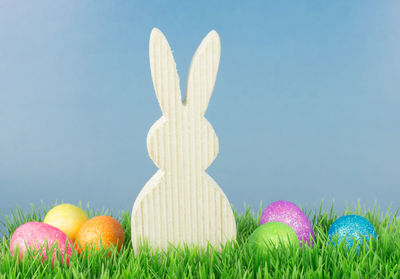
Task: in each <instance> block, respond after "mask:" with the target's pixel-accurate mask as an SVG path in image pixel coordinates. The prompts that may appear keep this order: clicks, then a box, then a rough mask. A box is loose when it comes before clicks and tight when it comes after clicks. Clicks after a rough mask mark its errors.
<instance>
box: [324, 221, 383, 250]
mask: <svg viewBox="0 0 400 279" xmlns="http://www.w3.org/2000/svg"><path fill="white" fill-rule="evenodd" d="M371 236H372V237H376V231H375V228H374V226H373V225H372V224H371V223H370V222H369V221H368V220H367V219H365V218H364V217H362V216H358V215H346V216H342V217H340V218H339V219H337V220H336V221H335V222H333V224H332V225H331V226H330V228H329V230H328V237H329V240H330V242H331V243H332V244H334V245H335V244H336V243H335V238H336V237H337V241H338V243H340V242H341V241H343V240H345V241H346V242H345V244H346V250H347V249H349V248H350V247H352V246H353V245H357V248H356V251H357V254H358V246H359V245H360V244H362V240H363V237H365V240H366V242H367V243H366V245H368V242H369V240H370V237H371ZM355 242H356V243H355Z"/></svg>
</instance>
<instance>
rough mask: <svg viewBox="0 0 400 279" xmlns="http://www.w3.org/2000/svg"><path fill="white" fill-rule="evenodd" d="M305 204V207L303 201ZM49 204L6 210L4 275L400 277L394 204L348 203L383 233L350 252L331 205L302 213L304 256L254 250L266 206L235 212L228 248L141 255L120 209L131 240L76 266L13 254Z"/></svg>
mask: <svg viewBox="0 0 400 279" xmlns="http://www.w3.org/2000/svg"><path fill="white" fill-rule="evenodd" d="M300 207H301V206H300ZM50 208H51V207H49V208H47V207H45V206H43V205H42V206H41V207H40V208H35V207H34V206H32V209H31V210H30V212H29V213H26V212H22V210H20V209H19V208H15V209H10V212H9V213H8V214H4V213H3V217H4V220H5V222H4V224H3V225H4V226H5V227H6V230H7V231H6V233H5V235H4V236H3V237H2V240H1V242H0V278H7V279H9V278H357V279H358V278H400V221H399V220H398V219H397V213H398V210H396V212H394V214H391V212H390V207H389V210H388V211H387V212H386V213H385V214H381V213H380V211H379V209H377V207H376V203H375V206H374V208H373V209H372V210H371V209H368V210H367V209H365V208H364V209H362V208H361V206H360V203H359V202H358V205H357V206H355V208H352V207H348V208H347V210H346V211H345V212H343V214H341V215H340V216H342V215H347V214H358V215H362V216H364V217H366V218H367V219H368V220H369V221H370V222H371V223H372V224H373V225H374V227H375V229H376V231H377V234H378V237H377V238H376V239H372V240H371V241H370V245H369V247H368V248H364V249H360V252H359V255H358V256H357V254H356V250H355V249H353V248H355V247H353V248H352V249H351V250H349V252H347V253H345V247H344V245H339V246H332V245H330V244H329V242H328V241H327V232H328V229H329V226H330V225H331V224H332V223H333V222H334V221H335V220H336V219H337V218H338V217H340V216H339V215H337V214H336V213H335V212H334V211H333V203H332V206H331V208H330V210H328V209H324V210H322V208H323V204H322V203H321V206H320V208H319V209H314V210H308V209H307V208H303V207H301V208H302V209H303V211H304V212H305V213H306V214H307V216H308V217H309V218H310V221H311V223H312V224H313V228H314V233H315V237H316V242H315V244H314V246H313V247H312V248H310V247H306V250H305V253H304V252H303V251H302V250H301V249H300V248H296V247H289V248H280V249H273V250H270V251H268V253H267V254H257V253H254V252H253V251H251V250H250V249H248V247H247V246H246V241H247V238H248V236H249V235H250V234H251V233H252V232H253V231H254V230H255V229H256V227H257V226H258V224H259V220H260V214H261V206H260V210H259V211H258V213H257V214H254V213H253V212H251V210H250V209H248V208H247V209H246V210H245V213H244V214H242V215H240V216H239V215H238V214H237V213H236V212H235V217H236V221H237V226H238V233H237V241H235V242H232V243H228V244H227V245H226V246H225V247H224V248H223V250H222V252H217V251H215V250H214V249H213V248H212V247H208V248H207V250H206V251H201V250H198V249H188V247H183V248H179V247H178V248H171V249H170V250H169V251H168V252H167V253H164V252H158V253H156V254H152V253H150V252H149V251H150V250H149V249H148V247H143V248H142V249H141V250H140V252H139V253H138V255H134V253H133V249H132V246H131V242H130V216H129V214H130V212H121V213H118V214H116V215H115V214H114V216H113V217H116V218H117V219H118V220H119V221H120V222H121V224H122V226H123V227H124V230H125V239H126V241H125V243H124V246H123V248H122V249H121V251H120V253H117V252H116V251H114V252H113V253H112V255H111V256H110V257H108V256H106V253H107V251H99V252H96V253H92V254H91V255H90V256H89V255H88V254H87V253H83V254H82V255H80V256H79V255H77V254H76V253H74V254H73V256H72V258H71V262H70V266H69V267H67V266H66V265H65V263H64V264H61V263H60V262H58V261H56V262H55V264H54V266H53V265H52V263H51V257H49V259H48V260H47V261H44V262H42V261H41V259H40V256H38V255H34V254H29V255H28V256H27V257H26V259H25V260H23V261H19V260H18V259H17V258H16V257H12V256H11V255H10V252H9V241H10V237H11V235H12V233H13V232H14V230H15V229H16V228H17V227H18V226H19V225H21V224H23V223H25V222H28V221H42V220H43V218H44V216H45V214H46V211H47V210H49V209H50ZM86 210H87V212H88V214H89V215H90V216H96V215H113V213H112V212H108V211H102V212H99V211H94V210H91V209H89V207H87V208H86Z"/></svg>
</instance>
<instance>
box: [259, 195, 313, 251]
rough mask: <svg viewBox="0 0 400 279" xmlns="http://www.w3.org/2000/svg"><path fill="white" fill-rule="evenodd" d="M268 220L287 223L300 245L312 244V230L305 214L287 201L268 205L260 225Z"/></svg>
mask: <svg viewBox="0 0 400 279" xmlns="http://www.w3.org/2000/svg"><path fill="white" fill-rule="evenodd" d="M268 222H281V223H284V224H287V225H289V226H290V227H291V228H292V229H293V230H294V232H295V233H296V235H297V237H298V239H299V244H300V247H302V245H303V242H304V243H307V245H312V244H313V240H314V231H313V229H312V225H311V223H310V221H309V220H308V218H307V216H306V215H305V214H304V212H303V211H301V209H300V208H299V207H298V206H297V205H295V204H294V203H292V202H289V201H276V202H273V203H271V204H270V205H268V206H267V207H266V208H265V209H264V211H263V213H262V215H261V220H260V225H262V224H265V223H268Z"/></svg>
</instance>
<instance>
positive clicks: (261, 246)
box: [247, 222, 299, 252]
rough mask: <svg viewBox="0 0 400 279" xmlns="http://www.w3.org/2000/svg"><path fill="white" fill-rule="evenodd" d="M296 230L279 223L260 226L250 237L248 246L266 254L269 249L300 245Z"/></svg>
mask: <svg viewBox="0 0 400 279" xmlns="http://www.w3.org/2000/svg"><path fill="white" fill-rule="evenodd" d="M298 243H299V241H298V238H297V235H296V233H295V232H294V230H293V229H292V228H291V227H290V226H288V225H286V224H284V223H279V222H269V223H265V224H263V225H261V226H259V227H258V228H257V229H256V230H255V231H254V232H253V233H252V234H251V235H250V237H249V239H248V241H247V244H248V245H249V246H250V247H251V248H252V249H254V250H260V251H262V252H265V251H266V250H267V249H270V248H273V247H276V248H278V247H281V246H286V247H287V246H291V245H298Z"/></svg>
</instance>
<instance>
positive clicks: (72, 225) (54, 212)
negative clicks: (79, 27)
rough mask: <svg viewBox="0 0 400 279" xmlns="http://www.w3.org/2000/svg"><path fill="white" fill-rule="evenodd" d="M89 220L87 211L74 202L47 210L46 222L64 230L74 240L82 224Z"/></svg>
mask: <svg viewBox="0 0 400 279" xmlns="http://www.w3.org/2000/svg"><path fill="white" fill-rule="evenodd" d="M87 220H89V218H88V216H87V215H86V213H85V212H84V211H83V210H82V209H80V208H79V207H77V206H75V205H72V204H68V203H65V204H60V205H57V206H56V207H53V208H52V209H51V210H50V211H49V212H47V214H46V217H45V218H44V221H43V222H44V223H46V224H49V225H51V226H53V227H56V228H58V229H59V230H61V231H63V232H64V233H65V234H66V235H67V236H68V237H69V238H70V239H71V240H72V241H75V236H76V234H77V232H78V231H79V229H80V228H81V227H82V225H83V224H84V223H85V222H86V221H87Z"/></svg>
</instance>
